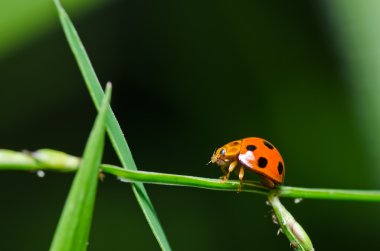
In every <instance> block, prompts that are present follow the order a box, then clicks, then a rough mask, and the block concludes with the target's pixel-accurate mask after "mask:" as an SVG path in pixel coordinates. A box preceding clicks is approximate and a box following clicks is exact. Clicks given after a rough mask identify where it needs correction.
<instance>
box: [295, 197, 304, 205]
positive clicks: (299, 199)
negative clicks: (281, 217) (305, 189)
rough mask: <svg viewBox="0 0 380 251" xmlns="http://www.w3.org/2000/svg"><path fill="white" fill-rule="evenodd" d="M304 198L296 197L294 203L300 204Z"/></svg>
mask: <svg viewBox="0 0 380 251" xmlns="http://www.w3.org/2000/svg"><path fill="white" fill-rule="evenodd" d="M302 200H303V199H302V198H297V199H294V203H295V204H298V203H300V202H301V201H302Z"/></svg>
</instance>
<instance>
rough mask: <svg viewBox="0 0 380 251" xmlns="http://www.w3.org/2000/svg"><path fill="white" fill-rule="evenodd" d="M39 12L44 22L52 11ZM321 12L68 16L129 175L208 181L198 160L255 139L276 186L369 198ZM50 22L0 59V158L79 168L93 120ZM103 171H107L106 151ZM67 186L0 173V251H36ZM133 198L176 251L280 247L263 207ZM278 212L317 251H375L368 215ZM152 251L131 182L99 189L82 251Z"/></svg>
mask: <svg viewBox="0 0 380 251" xmlns="http://www.w3.org/2000/svg"><path fill="white" fill-rule="evenodd" d="M20 2H22V1H20ZM63 3H64V1H63ZM20 4H21V3H20ZM90 5H91V4H90ZM68 12H69V14H70V13H71V11H70V8H68ZM47 13H49V14H47V15H55V14H56V13H55V10H54V6H53V4H52V3H51V4H50V5H49V9H48V11H47ZM83 13H86V14H83ZM326 13H328V11H327V7H326V5H322V4H320V5H316V4H313V3H308V2H304V1H296V2H291V3H286V2H280V1H279V2H276V1H215V2H214V1H151V0H146V1H112V2H111V3H103V4H100V5H98V7H97V8H93V9H92V11H89V12H78V11H76V12H75V13H74V14H73V15H72V16H73V21H74V23H75V25H76V27H77V29H78V32H79V34H80V36H81V38H82V40H83V43H84V45H85V47H86V49H87V51H88V53H89V55H90V58H91V59H92V62H93V65H94V67H95V69H96V71H97V73H98V76H99V78H100V80H101V81H102V83H105V82H106V81H108V80H110V81H112V83H113V85H114V90H113V100H112V106H113V108H114V110H115V113H116V115H117V117H118V119H119V121H120V124H121V126H122V128H123V131H124V132H125V134H126V138H127V140H128V142H129V144H130V147H131V150H132V153H133V155H134V158H135V160H136V162H137V165H138V167H139V169H141V170H146V171H158V172H165V173H177V174H185V175H196V176H204V177H211V178H215V177H218V176H220V175H221V174H220V171H219V168H216V167H213V166H210V165H208V166H206V165H205V163H206V162H208V161H209V158H210V156H211V154H212V152H213V151H214V149H215V148H216V147H218V146H220V145H223V144H224V143H226V142H228V141H231V140H234V139H239V138H243V137H247V136H258V137H262V138H266V139H268V140H270V141H271V142H273V143H274V144H275V145H276V146H277V148H279V150H280V151H281V153H282V155H283V157H284V160H285V163H286V174H287V177H286V180H285V184H286V185H289V186H304V187H329V188H347V189H376V188H379V187H380V182H379V179H378V178H377V177H376V175H378V174H379V165H376V163H373V162H372V161H371V158H370V157H369V154H367V152H368V148H369V145H368V141H367V140H365V136H363V135H365V132H364V131H365V129H364V128H365V127H363V125H362V124H361V123H359V121H360V114H361V110H360V109H363V108H362V107H357V106H355V102H354V100H355V95H354V91H353V90H352V88H351V85H350V81H349V80H348V79H347V77H346V75H345V71H344V69H345V57H344V56H342V51H341V50H340V49H339V48H340V45H339V42H338V40H337V39H335V36H334V28H332V25H331V23H332V21H331V16H329V15H328V14H326ZM34 18H36V19H38V17H37V16H36V17H34ZM52 20H53V22H52V23H51V25H50V26H49V27H50V28H46V29H45V30H44V32H41V34H40V35H39V36H36V37H35V38H34V39H32V40H29V42H27V43H24V45H22V46H18V47H17V49H14V50H12V51H11V52H9V53H7V54H6V55H4V56H2V57H1V58H0V111H1V113H0V116H1V120H0V121H1V123H0V147H1V148H7V149H14V150H23V149H28V150H35V149H38V148H42V147H49V148H54V149H58V150H63V151H66V152H68V153H71V154H75V155H81V153H82V150H83V148H84V145H85V142H86V139H87V136H88V134H89V130H90V128H91V126H92V123H93V121H94V118H95V115H96V113H95V109H94V107H93V105H92V102H91V100H90V98H89V95H88V93H87V90H86V88H85V85H84V82H83V80H82V77H81V75H80V73H79V70H78V68H77V66H76V63H75V61H74V58H73V56H72V54H71V52H70V50H69V48H68V45H67V42H66V40H65V38H64V35H63V32H62V30H61V27H60V26H59V23H58V18H53V19H52ZM29 22H33V19H31V20H29ZM0 41H1V36H0ZM0 43H1V42H0ZM104 161H105V162H108V163H114V164H118V161H117V158H116V157H115V155H114V153H113V149H112V147H111V146H110V144H108V145H107V147H106V153H105V160H104ZM251 177H252V178H253V179H254V178H257V177H256V176H254V175H252V176H251ZM72 178H73V175H72V174H57V173H47V174H46V176H45V177H44V178H38V177H37V175H36V174H33V173H26V172H2V173H0V180H1V182H0V198H1V203H0V215H1V221H0V249H1V250H46V249H48V247H49V244H50V241H51V239H52V236H53V233H54V229H55V225H56V223H57V222H58V219H59V215H60V213H61V209H62V206H63V204H64V201H65V198H66V195H67V193H68V189H69V187H70V184H71V181H72ZM147 190H148V192H149V194H150V196H151V199H152V201H153V203H154V205H155V208H156V211H157V212H158V215H159V218H160V221H161V222H162V225H163V227H164V229H165V231H166V234H167V237H168V239H169V242H170V243H171V245H172V247H173V249H174V250H289V243H288V241H287V239H286V238H285V237H284V236H283V235H280V236H276V231H277V227H276V226H275V225H274V224H272V222H271V217H270V212H269V210H270V208H269V207H267V206H266V205H265V197H262V196H258V195H252V194H244V193H240V194H236V193H228V192H217V191H209V190H199V189H193V188H182V187H167V186H157V185H147ZM282 201H283V202H284V204H285V205H286V206H287V207H288V209H289V210H290V211H291V212H292V213H293V215H294V216H295V217H296V219H297V220H298V221H299V222H300V223H301V224H302V225H303V227H304V228H305V229H306V231H307V232H308V233H309V235H310V237H311V239H312V240H313V243H314V246H315V248H316V249H317V250H359V249H360V250H377V249H379V248H380V244H379V242H378V228H379V226H380V219H379V216H378V210H379V206H378V204H375V203H358V202H357V203H353V202H333V201H315V200H306V201H303V202H302V203H301V204H297V205H295V204H294V203H293V202H292V201H291V200H286V199H283V200H282ZM158 249H159V247H158V244H157V243H156V241H155V238H154V237H153V235H152V232H151V231H150V228H149V227H148V224H147V222H146V220H145V218H144V216H143V214H142V211H141V210H140V208H139V206H138V204H137V201H136V200H135V198H134V195H133V193H132V191H131V189H130V185H129V184H125V183H121V182H119V181H117V180H116V179H115V178H114V177H111V176H108V177H107V178H106V180H105V181H104V182H103V183H100V184H99V191H98V197H97V201H96V206H95V214H94V221H93V227H92V230H91V239H90V244H89V250H158Z"/></svg>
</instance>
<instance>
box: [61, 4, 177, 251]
mask: <svg viewBox="0 0 380 251" xmlns="http://www.w3.org/2000/svg"><path fill="white" fill-rule="evenodd" d="M55 4H56V6H57V9H58V13H59V18H60V20H61V23H62V26H63V30H64V32H65V35H66V38H67V40H68V42H69V45H70V47H71V50H72V52H73V54H74V56H75V58H76V60H77V63H78V65H79V68H80V71H81V72H82V75H83V78H84V79H85V82H86V85H87V88H88V90H89V92H90V95H91V97H92V99H93V101H94V103H95V106H96V107H97V108H98V109H99V106H100V103H101V100H102V98H103V95H104V93H103V90H102V88H101V85H100V83H99V80H98V78H97V76H96V73H95V71H94V69H93V67H92V65H91V61H90V59H89V57H88V55H87V53H86V51H85V49H84V46H83V44H82V42H81V40H80V38H79V36H78V34H77V32H76V30H75V27H74V25H73V24H72V22H71V20H70V18H69V16H68V15H67V13H66V12H65V10H64V9H63V7H62V6H61V4H60V2H59V0H55ZM106 128H107V132H108V134H109V137H110V140H111V142H112V145H113V147H114V148H115V151H116V153H117V155H118V156H119V159H120V161H121V164H122V165H123V167H124V168H127V169H130V170H137V167H136V164H135V162H134V160H133V158H132V154H131V151H130V149H129V147H128V144H127V141H126V140H125V138H124V135H123V132H122V130H121V128H120V126H119V123H118V122H117V119H116V117H115V115H114V114H113V112H112V110H111V109H110V110H109V112H108V114H107V118H106ZM132 187H133V191H134V193H135V196H136V198H137V201H138V202H139V204H140V206H141V208H142V210H143V213H144V215H145V217H146V219H147V221H148V223H149V225H150V227H151V229H152V231H153V234H154V235H155V237H156V239H157V241H158V243H159V245H160V246H161V248H162V249H164V250H171V248H170V245H169V242H168V240H167V238H166V236H165V233H164V230H163V228H162V227H161V224H160V222H159V220H158V217H157V215H156V212H155V210H154V207H153V205H152V202H151V201H150V199H149V196H148V194H147V192H146V190H145V187H144V185H143V184H142V183H134V184H133V185H132Z"/></svg>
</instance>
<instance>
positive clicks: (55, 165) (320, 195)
mask: <svg viewBox="0 0 380 251" xmlns="http://www.w3.org/2000/svg"><path fill="white" fill-rule="evenodd" d="M78 163H79V158H77V157H74V156H71V155H68V154H66V153H64V152H59V151H55V150H51V149H41V150H38V151H36V152H33V153H25V152H15V151H10V150H0V170H14V171H15V170H20V171H36V170H47V171H49V170H51V171H60V172H70V171H75V170H76V169H77V166H78ZM101 170H102V172H104V173H106V174H111V175H114V176H116V177H118V178H119V179H120V180H122V181H126V182H131V183H133V182H143V183H150V184H160V185H174V186H187V187H196V188H202V189H212V190H222V191H233V192H237V191H238V187H239V181H235V180H229V181H222V180H220V179H208V178H202V177H195V176H186V175H176V174H166V173H156V172H145V171H137V170H127V169H124V168H121V167H118V166H114V165H107V164H103V165H101ZM275 190H276V194H277V196H279V197H284V198H299V199H324V200H346V201H367V202H380V191H378V190H346V189H323V188H302V187H289V186H279V187H277V188H275ZM270 191H271V190H270V189H268V188H266V187H264V186H262V185H261V184H260V183H259V182H254V181H253V182H252V181H245V182H244V184H243V186H242V188H241V192H249V193H256V194H261V195H268V193H269V192H270Z"/></svg>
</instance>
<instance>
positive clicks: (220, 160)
mask: <svg viewBox="0 0 380 251" xmlns="http://www.w3.org/2000/svg"><path fill="white" fill-rule="evenodd" d="M239 153H240V144H239V143H237V141H235V142H231V143H228V144H226V145H224V146H222V147H220V148H218V149H217V150H216V151H215V152H214V154H213V155H212V156H211V163H216V164H217V165H218V166H222V167H224V166H227V165H229V164H230V163H231V162H232V161H235V160H236V159H237V157H238V155H239Z"/></svg>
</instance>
